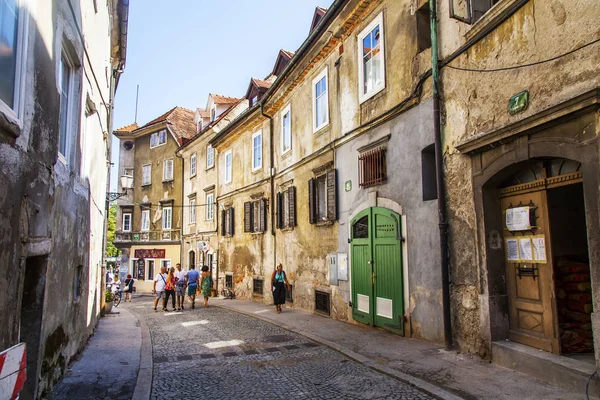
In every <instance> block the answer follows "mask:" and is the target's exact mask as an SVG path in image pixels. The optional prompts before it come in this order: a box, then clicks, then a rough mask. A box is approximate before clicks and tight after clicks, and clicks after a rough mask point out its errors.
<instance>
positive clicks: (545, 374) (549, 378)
mask: <svg viewBox="0 0 600 400" xmlns="http://www.w3.org/2000/svg"><path fill="white" fill-rule="evenodd" d="M492 362H493V363H494V364H497V365H500V366H502V367H505V368H509V369H512V370H515V371H517V372H520V373H523V374H525V375H529V376H531V377H533V378H536V379H539V380H541V381H544V382H548V383H550V384H552V385H555V386H559V387H561V388H565V389H566V390H569V391H573V392H578V393H581V394H582V395H584V396H585V388H586V385H587V383H588V380H589V378H590V376H591V375H592V374H593V373H594V372H595V371H596V366H595V365H594V364H590V363H587V362H585V361H580V360H574V359H572V358H568V357H562V356H559V355H556V354H552V353H548V352H546V351H542V350H538V349H535V348H533V347H529V346H526V345H523V344H520V343H515V342H493V343H492ZM589 394H590V398H591V396H593V397H594V398H597V399H600V379H599V378H597V377H596V378H595V379H592V380H591V381H590V386H589Z"/></svg>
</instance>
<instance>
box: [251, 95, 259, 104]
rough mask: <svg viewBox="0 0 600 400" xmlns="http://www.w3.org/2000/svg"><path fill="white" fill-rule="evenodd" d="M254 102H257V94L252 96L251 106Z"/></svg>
mask: <svg viewBox="0 0 600 400" xmlns="http://www.w3.org/2000/svg"><path fill="white" fill-rule="evenodd" d="M256 103H258V96H254V97H253V98H252V104H251V106H253V105H255V104H256Z"/></svg>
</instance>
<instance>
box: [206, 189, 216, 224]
mask: <svg viewBox="0 0 600 400" xmlns="http://www.w3.org/2000/svg"><path fill="white" fill-rule="evenodd" d="M214 198H215V195H214V193H209V194H207V195H206V220H207V221H212V219H213V218H214V213H215V209H214V204H213V203H214Z"/></svg>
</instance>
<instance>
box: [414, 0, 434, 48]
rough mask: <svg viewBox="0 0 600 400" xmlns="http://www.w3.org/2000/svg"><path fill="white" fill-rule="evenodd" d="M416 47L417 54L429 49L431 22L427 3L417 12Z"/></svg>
mask: <svg viewBox="0 0 600 400" xmlns="http://www.w3.org/2000/svg"><path fill="white" fill-rule="evenodd" d="M417 46H418V48H419V53H420V52H422V51H423V50H425V49H428V48H430V47H431V21H430V18H429V3H425V4H423V5H422V6H421V8H419V9H418V10H417Z"/></svg>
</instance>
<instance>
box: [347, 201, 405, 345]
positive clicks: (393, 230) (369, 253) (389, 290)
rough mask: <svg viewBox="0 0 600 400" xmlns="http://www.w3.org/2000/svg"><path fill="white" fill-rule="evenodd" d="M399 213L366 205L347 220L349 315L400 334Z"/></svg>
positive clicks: (402, 314)
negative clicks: (349, 276) (350, 294)
mask: <svg viewBox="0 0 600 400" xmlns="http://www.w3.org/2000/svg"><path fill="white" fill-rule="evenodd" d="M400 224H401V219H400V215H399V214H397V213H395V212H393V211H391V210H389V209H387V208H381V207H371V208H367V209H365V210H363V211H361V212H360V213H358V214H357V215H356V216H355V217H354V218H353V219H352V221H351V233H350V255H351V256H350V257H351V258H350V262H351V280H352V285H351V286H352V303H353V311H352V315H353V318H354V319H355V320H356V321H360V322H362V323H365V324H369V325H373V326H379V327H382V328H385V329H387V330H390V331H392V332H395V333H399V334H401V335H403V334H404V301H403V281H402V249H401V225H400Z"/></svg>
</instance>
